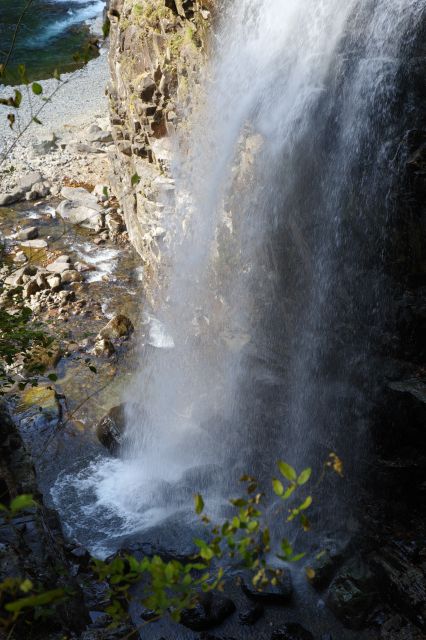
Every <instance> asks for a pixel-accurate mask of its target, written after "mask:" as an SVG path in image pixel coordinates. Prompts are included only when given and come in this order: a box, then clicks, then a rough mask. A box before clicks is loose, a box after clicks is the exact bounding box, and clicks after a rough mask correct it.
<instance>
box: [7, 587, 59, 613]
mask: <svg viewBox="0 0 426 640" xmlns="http://www.w3.org/2000/svg"><path fill="white" fill-rule="evenodd" d="M64 595H65V591H64V590H63V589H52V590H51V591H45V592H44V593H40V594H38V595H35V596H28V597H27V598H20V599H19V600H15V602H9V603H8V604H6V605H5V609H6V610H7V611H11V612H12V613H15V614H18V613H19V612H20V611H22V609H28V608H34V607H39V606H41V605H45V604H50V603H51V602H54V601H55V600H59V599H60V598H63V596H64Z"/></svg>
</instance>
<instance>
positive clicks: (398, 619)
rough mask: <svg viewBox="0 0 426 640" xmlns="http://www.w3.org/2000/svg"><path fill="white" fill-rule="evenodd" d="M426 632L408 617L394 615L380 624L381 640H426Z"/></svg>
mask: <svg viewBox="0 0 426 640" xmlns="http://www.w3.org/2000/svg"><path fill="white" fill-rule="evenodd" d="M424 638H425V634H424V632H423V631H421V630H420V629H419V628H418V627H415V626H414V625H413V624H411V622H409V621H408V620H407V619H405V618H403V617H402V616H400V615H394V616H392V617H391V618H389V619H388V620H386V622H384V623H383V624H381V625H380V639H381V640H424Z"/></svg>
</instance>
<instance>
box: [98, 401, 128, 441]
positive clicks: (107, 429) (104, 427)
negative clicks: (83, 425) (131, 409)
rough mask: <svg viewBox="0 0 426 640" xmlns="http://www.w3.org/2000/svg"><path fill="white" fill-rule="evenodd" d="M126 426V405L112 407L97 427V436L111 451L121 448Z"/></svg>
mask: <svg viewBox="0 0 426 640" xmlns="http://www.w3.org/2000/svg"><path fill="white" fill-rule="evenodd" d="M125 427H126V417H125V405H124V404H120V405H118V406H116V407H112V409H110V410H109V411H108V413H107V414H106V415H105V416H104V417H103V418H102V420H100V422H99V423H98V425H97V427H96V437H97V438H98V440H99V442H100V443H101V444H103V446H104V447H106V448H107V449H108V450H109V451H110V452H111V453H117V452H118V451H119V449H120V445H121V441H122V438H123V433H124V429H125Z"/></svg>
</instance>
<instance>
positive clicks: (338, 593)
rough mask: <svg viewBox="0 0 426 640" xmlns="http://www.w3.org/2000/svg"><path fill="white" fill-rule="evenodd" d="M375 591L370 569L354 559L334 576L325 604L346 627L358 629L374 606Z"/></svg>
mask: <svg viewBox="0 0 426 640" xmlns="http://www.w3.org/2000/svg"><path fill="white" fill-rule="evenodd" d="M375 593H376V586H375V584H374V579H373V575H372V573H371V571H370V570H369V569H368V567H366V566H365V565H364V564H363V563H362V562H361V561H359V560H356V559H355V560H353V561H352V562H351V563H350V564H348V565H347V566H346V567H344V568H343V569H342V570H341V571H340V573H339V574H338V575H337V576H336V577H335V578H334V580H333V582H332V583H331V585H330V588H329V592H328V595H327V599H326V604H327V606H328V607H329V608H330V609H331V610H332V611H333V613H334V615H335V616H336V617H337V618H338V619H339V620H340V621H341V622H343V624H345V625H346V626H347V627H350V628H352V629H360V628H362V626H363V625H364V624H365V622H366V620H367V618H368V615H369V613H370V612H371V610H372V608H373V607H374V604H375V599H376V597H375Z"/></svg>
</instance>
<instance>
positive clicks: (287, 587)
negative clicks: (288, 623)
mask: <svg viewBox="0 0 426 640" xmlns="http://www.w3.org/2000/svg"><path fill="white" fill-rule="evenodd" d="M239 578H240V583H241V589H242V590H243V592H244V593H245V594H246V596H247V597H248V598H252V599H253V600H260V601H262V602H265V603H271V604H272V603H277V604H286V603H288V602H290V600H291V598H292V595H293V582H292V579H291V575H290V572H289V571H284V570H283V571H282V573H281V577H280V578H279V581H278V584H277V585H273V584H271V583H269V584H268V585H266V586H265V587H262V588H261V587H255V586H254V585H253V584H252V575H251V573H250V572H244V573H243V574H240V576H239Z"/></svg>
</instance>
